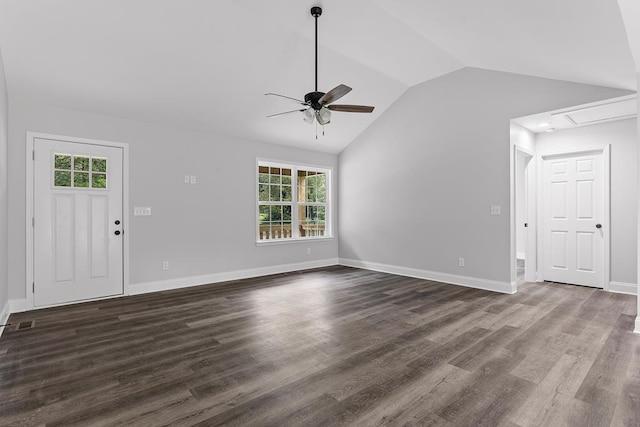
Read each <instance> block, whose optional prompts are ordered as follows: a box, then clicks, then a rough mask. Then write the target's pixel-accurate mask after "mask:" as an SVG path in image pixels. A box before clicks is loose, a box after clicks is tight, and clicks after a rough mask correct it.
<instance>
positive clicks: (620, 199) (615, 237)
mask: <svg viewBox="0 0 640 427" xmlns="http://www.w3.org/2000/svg"><path fill="white" fill-rule="evenodd" d="M637 132H638V129H637V122H636V120H635V119H631V120H622V121H617V122H611V123H603V124H599V125H592V126H586V127H579V128H574V129H564V130H559V131H556V132H554V133H540V134H538V135H537V136H536V150H537V152H538V153H549V152H553V151H561V150H567V149H572V148H582V147H601V146H603V145H605V144H611V280H612V281H614V282H623V283H636V274H637V264H636V258H637V238H636V236H637V232H638V133H637Z"/></svg>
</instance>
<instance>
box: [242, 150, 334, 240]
mask: <svg viewBox="0 0 640 427" xmlns="http://www.w3.org/2000/svg"><path fill="white" fill-rule="evenodd" d="M260 166H268V167H275V168H287V169H291V176H292V198H291V199H292V200H291V206H292V209H291V226H292V230H295V233H294V235H295V236H296V237H289V238H284V239H283V238H279V239H266V240H260V224H259V221H258V217H259V215H260V200H259V195H260V189H259V185H260V184H259V176H260V175H259V174H260V172H259V167H260ZM299 169H302V170H312V171H317V172H323V173H324V174H325V175H326V182H325V200H326V202H325V203H320V202H314V203H309V204H308V205H311V206H314V205H315V206H325V234H324V236H308V237H300V236H298V235H297V234H298V223H299V219H298V206H299V204H298V183H297V180H295V179H294V177H297V174H298V170H299ZM294 182H295V184H294ZM254 185H255V187H254V195H253V198H254V203H255V213H254V217H253V222H254V227H255V230H254V238H255V241H256V245H257V246H263V245H277V244H286V243H300V242H310V241H322V240H332V239H333V238H334V233H333V214H334V209H333V197H332V195H333V191H332V189H333V168H332V167H330V166H321V165H317V164H310V163H302V162H291V163H288V162H285V161H282V160H272V159H264V158H256V163H255V167H254ZM288 203H289V202H286V203H283V204H288ZM303 203H304V202H303ZM305 204H306V203H305Z"/></svg>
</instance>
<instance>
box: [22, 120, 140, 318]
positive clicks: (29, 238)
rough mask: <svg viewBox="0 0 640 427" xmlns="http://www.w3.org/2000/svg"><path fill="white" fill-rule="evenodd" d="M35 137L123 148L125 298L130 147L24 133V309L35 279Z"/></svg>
mask: <svg viewBox="0 0 640 427" xmlns="http://www.w3.org/2000/svg"><path fill="white" fill-rule="evenodd" d="M37 138H40V139H51V140H54V141H61V142H72V143H76V144H86V145H102V146H106V147H114V148H121V149H122V215H123V220H124V219H126V222H125V223H124V227H123V230H125V231H126V232H124V233H123V234H122V237H123V238H124V239H123V242H122V244H123V247H122V285H123V293H122V296H124V295H129V233H130V230H131V229H130V227H129V144H127V143H121V142H113V141H103V140H98V139H89V138H79V137H73V136H62V135H53V134H48V133H40V132H31V131H27V135H26V144H25V146H26V156H25V158H26V168H25V170H26V210H25V211H26V216H25V231H26V234H25V235H26V275H25V277H26V281H25V294H26V301H27V306H26V309H27V310H33V309H34V308H35V307H34V304H33V280H34V279H33V278H34V270H33V269H34V250H35V245H34V232H33V222H32V221H33V220H32V218H33V217H34V210H33V209H34V201H33V198H34V195H35V182H34V179H33V173H34V162H33V153H34V148H35V140H36V139H37ZM108 298H114V297H113V296H110V297H103V298H92V299H91V300H87V301H95V300H100V299H108ZM79 302H83V301H73V302H68V303H62V304H54V305H49V306H42V307H40V306H39V307H37V308H38V309H40V308H46V307H57V306H61V305H68V304H77V303H79Z"/></svg>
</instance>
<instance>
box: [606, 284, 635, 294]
mask: <svg viewBox="0 0 640 427" xmlns="http://www.w3.org/2000/svg"><path fill="white" fill-rule="evenodd" d="M609 292H617V293H619V294H629V295H637V294H638V285H636V284H635V283H623V282H609Z"/></svg>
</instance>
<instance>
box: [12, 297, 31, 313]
mask: <svg viewBox="0 0 640 427" xmlns="http://www.w3.org/2000/svg"><path fill="white" fill-rule="evenodd" d="M9 308H10V310H11V312H12V313H22V312H23V311H29V304H28V301H27V299H26V298H22V299H10V300H9Z"/></svg>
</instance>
